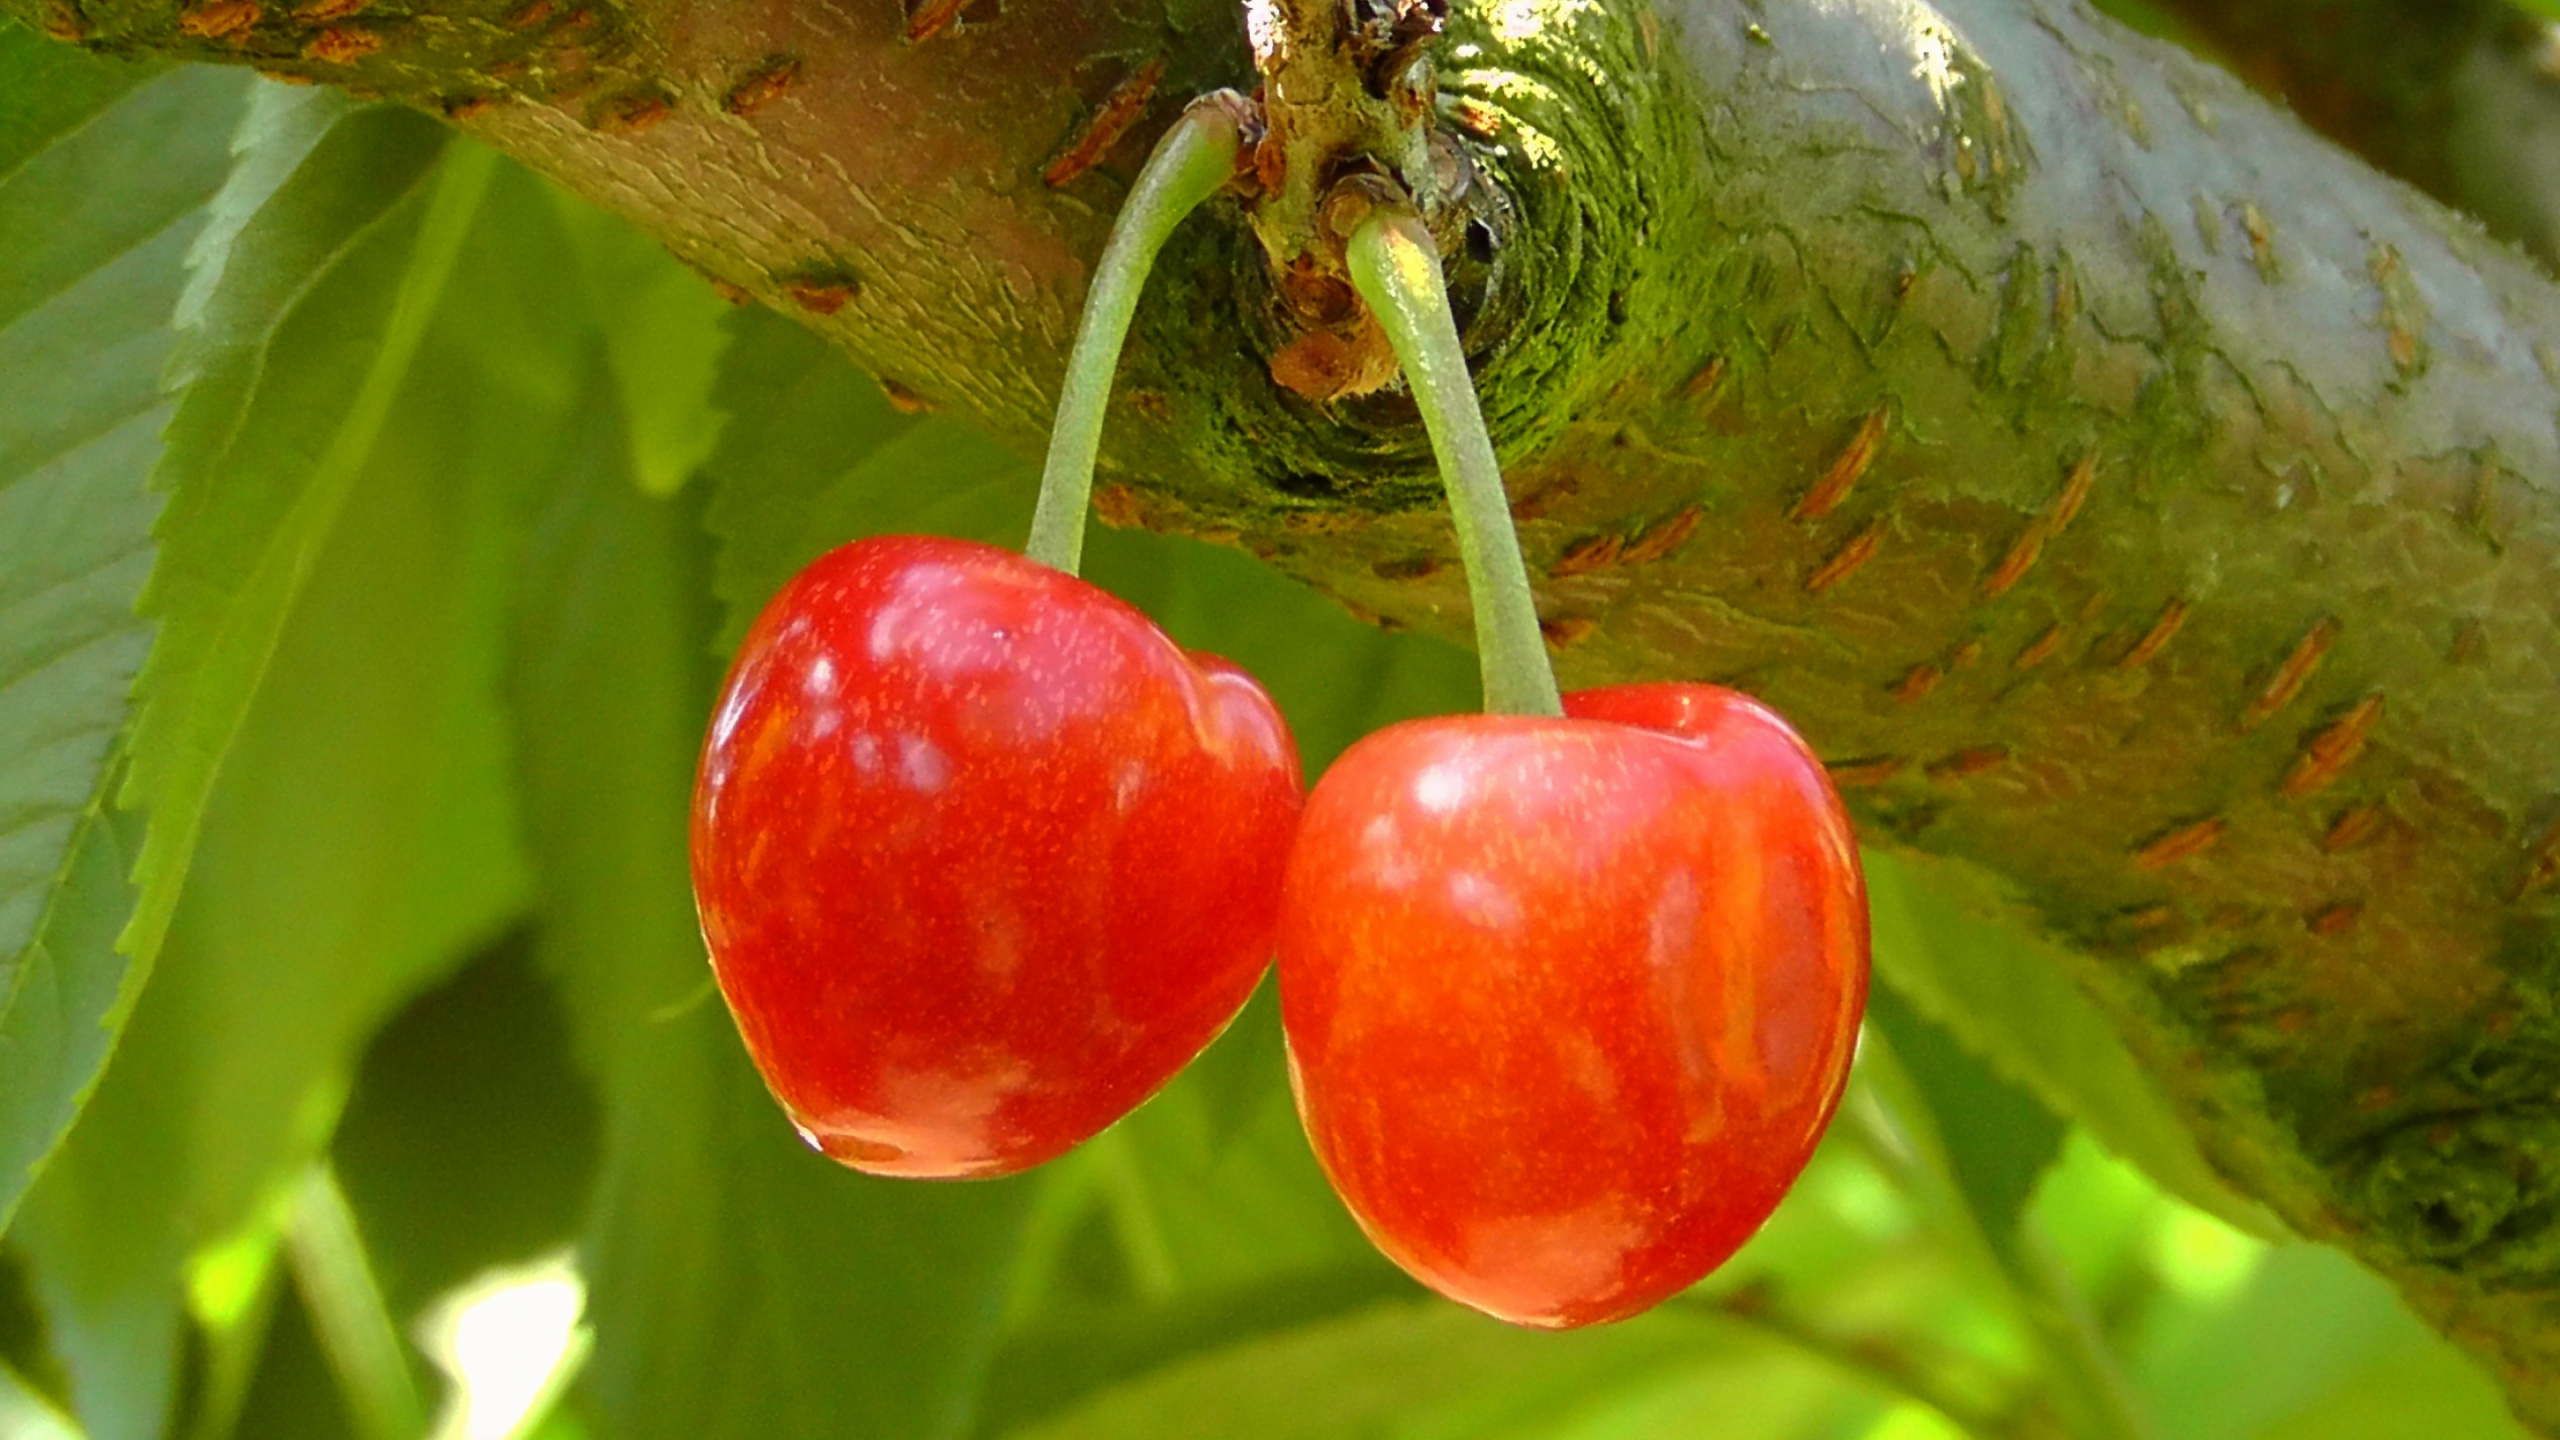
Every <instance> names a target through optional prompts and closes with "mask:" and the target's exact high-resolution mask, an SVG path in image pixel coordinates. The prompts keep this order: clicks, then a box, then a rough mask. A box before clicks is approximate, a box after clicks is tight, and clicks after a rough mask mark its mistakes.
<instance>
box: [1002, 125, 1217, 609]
mask: <svg viewBox="0 0 2560 1440" xmlns="http://www.w3.org/2000/svg"><path fill="white" fill-rule="evenodd" d="M1238 110H1239V102H1238V100H1237V99H1236V97H1235V96H1234V95H1233V94H1232V93H1230V92H1228V91H1223V90H1222V91H1218V92H1216V93H1214V94H1209V95H1204V96H1202V97H1200V98H1199V99H1197V100H1194V101H1193V102H1191V108H1190V109H1188V110H1185V111H1183V112H1182V118H1181V119H1179V120H1176V121H1175V122H1173V128H1172V129H1170V130H1167V131H1166V132H1165V134H1164V138H1163V139H1162V140H1159V141H1157V142H1156V148H1155V153H1153V154H1151V155H1149V156H1148V157H1147V163H1146V166H1145V168H1143V169H1141V170H1140V171H1139V172H1138V182H1137V184H1136V185H1134V186H1133V187H1131V188H1130V191H1129V198H1128V200H1127V201H1125V202H1124V203H1123V204H1122V205H1121V207H1120V214H1119V215H1118V216H1117V217H1116V218H1115V219H1113V220H1112V222H1111V238H1110V239H1109V240H1107V241H1105V242H1104V243H1103V247H1102V259H1101V260H1100V261H1098V262H1096V264H1095V266H1094V270H1093V288H1092V289H1091V290H1090V291H1088V292H1086V295H1085V301H1084V314H1083V315H1082V316H1081V317H1080V318H1079V319H1078V320H1077V322H1076V340H1075V347H1074V348H1073V349H1072V350H1070V351H1069V352H1068V353H1067V378H1066V383H1065V384H1064V385H1063V386H1061V387H1060V388H1059V391H1058V413H1057V418H1056V420H1055V421H1054V422H1053V423H1052V424H1051V426H1050V428H1049V458H1048V461H1047V463H1046V464H1045V465H1043V466H1042V467H1041V471H1040V499H1039V501H1038V503H1037V504H1036V505H1034V506H1033V508H1032V511H1031V540H1030V543H1029V544H1027V545H1025V546H1023V547H1022V549H1023V553H1024V554H1026V555H1029V556H1030V557H1031V558H1032V559H1034V560H1037V561H1039V562H1041V563H1042V564H1044V565H1050V566H1054V567H1056V568H1057V569H1060V570H1064V571H1066V572H1067V573H1068V574H1070V575H1073V574H1075V573H1076V568H1077V566H1078V565H1080V564H1081V563H1082V562H1083V559H1084V522H1085V510H1086V507H1087V506H1088V505H1089V504H1090V503H1091V501H1092V498H1093V457H1094V456H1095V454H1096V453H1097V452H1099V451H1100V449H1101V446H1102V417H1103V412H1104V411H1105V410H1106V409H1107V408H1108V407H1109V405H1110V403H1111V378H1112V375H1113V374H1114V373H1115V372H1116V371H1117V370H1118V369H1119V368H1120V346H1121V342H1123V341H1124V340H1126V339H1127V338H1128V335H1129V320H1130V317H1131V316H1133V315H1135V314H1136V313H1137V309H1138V294H1139V292H1140V291H1142V290H1144V289H1145V288H1146V284H1147V272H1148V271H1150V270H1153V269H1154V268H1155V263H1156V253H1157V252H1158V251H1160V250H1162V249H1164V242H1165V240H1166V238H1167V237H1168V236H1170V235H1172V234H1173V228H1174V226H1176V225H1178V224H1180V223H1182V219H1183V217H1184V216H1186V215H1189V214H1190V213H1191V212H1192V211H1194V210H1197V209H1199V208H1200V205H1201V202H1203V201H1205V200H1207V199H1208V198H1209V197H1210V196H1212V195H1215V194H1217V193H1218V191H1219V190H1220V189H1222V188H1223V187H1224V186H1225V185H1226V183H1227V181H1228V180H1229V179H1231V178H1233V177H1234V175H1235V166H1236V151H1237V149H1238V148H1239V146H1240V145H1241V144H1242V126H1241V124H1240V122H1239V119H1238Z"/></svg>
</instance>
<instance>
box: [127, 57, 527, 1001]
mask: <svg viewBox="0 0 2560 1440" xmlns="http://www.w3.org/2000/svg"><path fill="white" fill-rule="evenodd" d="M352 103H353V102H350V101H347V100H345V99H344V98H343V97H339V96H337V95H336V94H335V92H331V91H325V90H319V89H316V88H313V89H301V88H293V87H286V86H274V85H265V86H261V87H260V88H259V90H258V93H257V95H256V97H255V99H254V100H253V102H252V105H251V110H250V115H249V118H248V120H247V122H246V123H245V124H244V126H243V127H242V130H241V137H240V159H239V163H238V165H237V166H236V167H235V169H234V171H233V174H232V178H231V181H230V183H229V184H228V185H226V187H225V189H224V192H223V194H222V195H221V196H219V197H218V198H217V199H216V201H215V203H214V209H215V220H214V223H213V224H212V225H211V226H210V227H209V228H208V229H207V231H206V233H205V236H204V240H203V243H201V244H200V245H199V246H198V248H197V251H196V254H195V256H194V260H193V263H194V264H195V265H196V267H197V278H196V281H195V283H194V284H193V285H192V286H191V287H190V290H189V292H188V294H187V296H186V297H185V300H184V303H183V305H182V309H181V320H182V322H183V323H184V324H185V325H186V326H187V327H188V338H187V343H186V345H185V347H184V348H183V349H182V351H181V352H180V354H179V357H178V359H177V361H176V370H175V374H176V377H177V379H178V381H179V382H180V383H181V384H183V385H184V386H185V393H184V398H183V399H182V400H181V402H180V404H179V407H178V412H177V415H176V417H175V419H174V420H173V421H172V422H171V424H170V427H169V431H168V440H167V443H168V452H167V454H166V456H165V458H164V460H163V462H162V466H161V473H160V477H159V478H160V483H161V485H162V486H163V487H164V488H165V489H166V490H167V491H168V492H169V503H168V507H167V509H166V510H165V511H164V512H163V514H162V516H161V519H160V525H159V530H158V535H159V539H160V554H159V558H158V561H157V563H156V564H155V565H154V567H153V569H152V573H151V581H150V584H149V586H148V588H147V589H146V590H145V591H144V595H143V610H144V612H145V613H146V614H148V615H151V616H152V617H154V618H156V619H157V620H159V621H160V634H159V638H158V639H157V641H156V642H155V643H154V644H153V646H152V650H151V658H150V660H149V661H148V662H147V664H146V665H145V666H144V669H143V674H142V681H141V686H140V696H141V706H142V709H141V714H140V717H139V719H138V721H137V730H136V733H135V739H134V744H133V762H132V769H131V773H130V775H129V777H128V779H127V782H126V785H125V790H124V798H125V800H126V802H127V803H131V804H142V805H147V806H149V807H150V809H151V812H152V823H151V828H150V832H149V834H148V836H147V838H146V839H145V841H144V844H143V854H142V861H141V864H140V865H139V866H138V867H137V870H136V875H135V880H136V883H137V885H138V886H139V887H140V889H141V898H140V900H139V902H138V904H137V906H136V908H135V912H134V917H133V923H132V925H131V927H130V929H129V930H128V932H127V935H126V944H127V946H128V947H129V948H131V949H133V950H134V951H136V952H137V953H149V952H150V951H151V950H152V949H154V948H155V947H156V945H157V944H158V941H159V939H160V936H161V934H162V933H163V932H164V930H165V929H166V927H167V924H168V920H169V915H170V913H171V911H172V910H173V909H174V907H175V906H176V904H177V896H178V889H179V886H180V884H181V883H182V882H183V880H184V879H185V876H186V873H187V868H188V861H189V857H190V856H191V854H192V853H193V850H194V847H195V838H196V834H197V830H198V828H199V826H200V824H201V822H202V818H203V807H204V800H205V796H206V795H207V794H208V793H209V792H210V790H211V787H212V784H213V779H214V776H215V774H216V772H217V771H218V770H219V769H220V768H221V766H222V763H223V760H224V757H225V755H226V754H227V753H228V751H229V749H230V746H231V742H232V738H233V737H234V736H235V735H236V734H237V733H238V731H239V727H240V722H241V717H242V716H243V715H244V714H245V713H246V709H247V706H248V703H249V700H250V698H251V696H252V695H254V694H255V693H256V691H257V688H258V683H259V681H260V679H261V678H262V677H263V676H264V675H265V673H266V670H267V665H268V662H269V660H270V659H271V658H272V657H273V655H274V653H275V646H276V637H277V635H278V634H279V633H280V632H281V631H282V629H283V626H284V622H285V618H286V616H287V614H288V613H289V612H290V610H291V609H292V606H293V602H294V599H295V597H296V596H297V595H298V594H299V593H300V591H301V589H302V586H303V584H304V582H305V580H306V579H307V577H308V576H309V574H310V572H311V568H312V564H313V562H314V560H315V558H316V557H317V556H318V554H319V553H320V550H321V548H322V546H323V545H324V543H325V542H326V541H327V538H328V535H329V531H330V528H331V526H332V525H333V524H334V523H335V521H336V519H337V516H338V512H339V509H340V506H341V505H342V504H343V502H344V500H345V498H346V495H347V491H348V487H349V485H350V484H351V483H352V481H353V480H354V477H355V475H356V473H357V472H358V471H359V470H360V469H361V468H362V467H363V464H364V462H365V459H366V458H367V456H368V455H369V454H370V453H371V452H372V450H373V447H374V441H375V440H376V438H377V437H378V435H379V434H380V431H381V428H382V423H383V419H384V416H385V415H386V414H387V413H388V411H389V409H390V406H391V402H392V399H393V397H394V396H395V395H396V394H397V393H398V391H399V388H400V384H401V381H402V380H403V379H404V378H405V376H406V374H407V371H408V367H409V362H410V360H411V359H412V357H413V356H414V355H415V353H416V349H417V343H418V338H419V336H420V335H421V334H422V333H423V332H424V329H425V326H426V323H427V320H428V317H429V316H430V315H432V314H433V312H434V309H435V305H436V301H437V298H438V297H439V295H440V294H441V293H442V291H443V289H444V285H445V281H446V280H447V278H448V277H449V276H450V275H451V274H452V270H453V260H454V256H455V254H456V252H457V250H458V248H459V246H460V243H461V239H462V236H463V234H464V233H465V232H466V231H467V229H468V228H469V225H470V220H471V215H472V212H473V210H474V209H475V208H476V207H477V205H478V203H479V198H480V193H481V191H482V189H483V188H484V187H485V185H486V184H487V181H488V177H489V175H490V173H491V167H492V165H493V163H494V158H493V157H492V155H491V154H490V153H489V152H488V151H486V150H482V149H480V148H478V147H476V146H461V147H457V148H456V149H455V150H454V153H453V157H452V162H451V163H450V164H446V165H443V166H441V167H439V166H438V164H437V161H438V160H439V158H440V157H442V156H443V155H444V152H445V148H446V146H445V132H444V130H443V129H442V128H441V127H439V126H437V125H435V124H434V123H433V122H431V121H428V120H426V119H424V118H423V117H421V116H418V115H416V114H413V113H411V112H408V111H405V110H397V109H392V108H389V107H371V108H352V109H351V108H349V107H350V106H351V105H352ZM431 177H433V182H434V183H432V184H430V183H429V181H430V179H431ZM429 192H432V193H429Z"/></svg>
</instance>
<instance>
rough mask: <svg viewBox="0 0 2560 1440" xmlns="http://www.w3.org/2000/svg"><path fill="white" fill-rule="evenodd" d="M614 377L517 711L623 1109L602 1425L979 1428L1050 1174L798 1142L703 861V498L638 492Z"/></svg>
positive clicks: (596, 1369)
mask: <svg viewBox="0 0 2560 1440" xmlns="http://www.w3.org/2000/svg"><path fill="white" fill-rule="evenodd" d="M612 398H613V391H612V388H611V386H610V384H609V382H607V381H606V380H605V379H604V378H603V377H602V376H600V375H599V376H598V377H596V380H595V383H594V384H593V385H592V386H591V387H590V394H589V401H588V404H587V406H586V408H585V410H584V412H583V413H582V415H581V417H580V418H581V428H580V432H579V445H578V448H577V450H576V452H575V454H574V456H573V461H572V464H571V465H570V466H569V467H568V469H567V471H566V473H565V474H564V475H562V476H561V477H560V483H559V493H558V499H557V501H556V502H555V503H554V505H553V506H552V508H551V509H550V510H549V512H548V513H546V514H545V515H544V516H543V518H542V521H541V523H540V526H539V528H538V530H537V539H536V543H535V546H534V550H533V553H532V555H531V558H530V560H529V562H528V565H527V567H526V575H527V586H526V590H525V595H524V601H523V628H522V632H521V636H520V648H519V654H518V672H517V678H516V686H515V691H516V697H517V707H518V712H517V713H518V715H519V717H520V721H521V724H520V733H521V734H522V735H523V737H524V740H523V744H522V748H521V755H522V766H523V774H524V777H525V792H526V797H527V805H528V814H529V820H530V833H531V834H532V835H533V836H534V838H535V843H536V850H537V855H538V859H539V865H540V869H541V874H542V880H543V894H544V904H543V910H542V916H541V931H540V934H541V949H542V953H543V956H544V959H545V963H546V965H547V966H548V967H549V968H550V969H551V970H552V972H553V973H554V974H555V975H556V976H558V977H559V980H560V983H561V986H562V993H563V994H564V996H566V997H567V999H568V1002H569V1013H570V1015H571V1024H572V1028H573V1030H574V1032H575V1033H576V1035H577V1037H578V1041H579V1050H580V1054H581V1056H582V1058H583V1059H584V1060H585V1062H586V1064H587V1066H588V1068H589V1070H590V1072H591V1073H592V1074H593V1075H594V1076H595V1077H596V1080H597V1083H598V1087H599V1090H600V1091H601V1093H602V1095H603V1098H604V1104H605V1116H606V1121H605V1136H606V1138H605V1160H604V1174H603V1177H602V1179H601V1181H600V1183H599V1185H598V1190H597V1196H596V1203H595V1208H594V1211H593V1218H592V1220H591V1224H590V1229H589V1232H588V1236H587V1240H586V1244H585V1246H584V1253H583V1260H584V1268H585V1270H586V1273H587V1276H588V1283H589V1286H590V1295H591V1299H590V1302H589V1315H590V1317H591V1319H592V1323H593V1324H594V1326H595V1329H596V1348H595V1353H594V1358H593V1359H592V1360H591V1361H590V1362H589V1365H588V1368H587V1371H586V1374H585V1377H584V1381H583V1384H584V1400H585V1402H586V1405H587V1407H588V1409H589V1411H590V1413H591V1414H592V1416H593V1417H594V1418H595V1420H596V1421H597V1428H598V1430H599V1432H600V1433H603V1434H608V1435H612V1436H615V1437H627V1440H646V1437H652V1436H670V1437H682V1440H718V1437H727V1436H740V1437H746V1436H754V1437H772V1440H791V1437H800V1436H808V1437H830V1436H837V1435H848V1434H851V1435H898V1436H917V1437H929V1436H937V1435H956V1434H959V1433H962V1432H963V1431H964V1430H965V1428H966V1426H967V1424H968V1419H969V1409H970V1405H971V1403H972V1400H973V1397H974V1395H975V1393H976V1390H977V1387H978V1383H979V1379H980V1377H981V1376H982V1375H983V1373H984V1371H985V1367H986V1365H987V1362H988V1357H989V1355H990V1354H991V1352H992V1349H993V1346H994V1342H995V1338H996V1337H995V1329H996V1322H997V1319H998V1316H999V1313H1000V1305H1001V1300H1002V1296H1003V1293H1004V1289H1005V1280H1006V1276H1007V1272H1008V1269H1009V1265H1010V1262H1011V1257H1012V1253H1013V1250H1014V1247H1015V1242H1016V1237H1017V1234H1018V1232H1019V1229H1020V1223H1021V1218H1022V1215H1023V1213H1024V1210H1025V1207H1026V1206H1027V1204H1028V1202H1029V1200H1030V1197H1031V1195H1032V1193H1033V1189H1034V1186H1035V1184H1036V1182H1032V1181H1000V1182H990V1183H982V1184H971V1185H916V1184H910V1183H899V1182H894V1181H887V1180H878V1179H872V1178H869V1177H864V1176H858V1175H855V1174H853V1173H851V1172H848V1171H845V1170H842V1169H839V1168H838V1167H836V1166H835V1165H833V1164H831V1163H830V1162H828V1161H826V1160H823V1159H821V1158H819V1157H818V1156H816V1155H814V1154H812V1153H811V1152H810V1151H809V1150H808V1149H806V1148H805V1147H804V1146H803V1145H802V1144H801V1143H800V1142H799V1141H798V1140H797V1139H796V1138H794V1136H793V1135H792V1133H791V1129H790V1126H789V1124H788V1123H787V1122H786V1121H785V1120H784V1119H783V1117H782V1115H781V1113H780V1111H779V1110H778V1109H777V1108H776V1107H775V1106H774V1105H773V1103H772V1101H771V1100H770V1099H769V1098H768V1097H767V1096H766V1095H765V1094H764V1090H763V1087H762V1085H761V1084H760V1083H759V1081H758V1080H757V1078H756V1076H755V1073H754V1071H753V1069H752V1068H751V1067H750V1066H749V1065H748V1064H747V1062H746V1059H745V1055H744V1052H743V1050H742V1048H741V1047H740V1045H739V1043H738V1040H737V1036H736V1032H735V1030H734V1029H733V1027H732V1026H731V1025H730V1022H729V1019H728V1016H727V1014H726V1012H725V1011H724V1010H723V1008H722V1007H721V1006H720V1005H719V1004H718V1003H717V1002H716V1001H713V1000H711V998H710V995H709V988H710V982H709V976H708V973H707V966H706V965H705V961H704V957H703V954H702V949H701V938H700V932H699V930H698V928H697V927H696V924H695V920H694V915H693V907H692V896H691V890H690V886H689V883H688V879H687V872H686V859H685V853H686V852H685V829H686V823H687V820H686V817H687V814H688V810H689V802H690V797H691V792H692V779H693V762H694V756H695V754H696V752H697V750H698V748H699V746H700V744H701V736H702V728H703V725H704V723H705V721H706V719H707V717H708V714H709V706H710V700H711V690H712V684H713V681H714V679H715V678H716V677H715V676H714V674H713V672H712V670H711V667H710V663H709V659H710V646H709V641H710V637H711V616H710V614H709V613H708V610H707V607H706V606H705V605H704V604H703V601H702V598H701V597H702V596H703V595H704V594H705V586H704V581H705V579H706V578H707V569H706V566H705V564H704V560H705V559H706V557H705V555H704V554H703V551H704V550H705V549H706V548H707V547H705V546H704V545H703V543H702V542H701V539H700V531H699V529H698V524H699V521H698V516H697V515H696V514H695V513H694V511H693V509H692V507H689V506H682V505H679V504H676V503H672V502H670V501H665V500H657V499H652V498H650V497H648V496H646V495H644V494H643V493H642V492H641V491H640V490H639V488H638V487H637V486H636V485H634V484H633V483H632V480H631V476H630V474H629V469H628V465H627V456H628V454H629V447H628V444H627V442H626V440H625V438H624V436H623V435H622V433H621V430H620V427H619V424H618V423H617V417H616V414H615V408H614V405H613V403H612Z"/></svg>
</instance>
